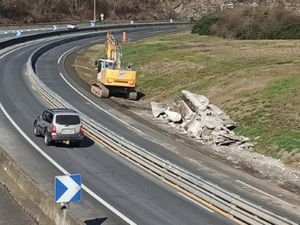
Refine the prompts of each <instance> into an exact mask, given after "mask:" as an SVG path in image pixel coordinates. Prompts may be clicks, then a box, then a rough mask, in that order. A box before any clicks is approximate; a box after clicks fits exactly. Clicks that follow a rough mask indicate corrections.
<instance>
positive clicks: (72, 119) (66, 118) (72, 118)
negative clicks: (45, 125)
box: [56, 115, 80, 125]
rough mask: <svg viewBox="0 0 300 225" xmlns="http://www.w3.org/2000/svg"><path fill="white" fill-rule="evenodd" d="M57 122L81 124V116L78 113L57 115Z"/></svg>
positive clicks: (61, 123)
mask: <svg viewBox="0 0 300 225" xmlns="http://www.w3.org/2000/svg"><path fill="white" fill-rule="evenodd" d="M56 123H57V124H60V125H76V124H80V118H79V116H76V115H57V116H56Z"/></svg>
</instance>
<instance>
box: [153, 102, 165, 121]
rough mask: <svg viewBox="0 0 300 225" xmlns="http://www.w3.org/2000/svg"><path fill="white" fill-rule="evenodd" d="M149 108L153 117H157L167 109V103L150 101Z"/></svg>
mask: <svg viewBox="0 0 300 225" xmlns="http://www.w3.org/2000/svg"><path fill="white" fill-rule="evenodd" d="M151 109H152V114H153V117H154V118H157V117H158V116H159V115H161V114H163V113H165V111H166V110H167V109H168V105H167V104H165V103H157V102H151Z"/></svg>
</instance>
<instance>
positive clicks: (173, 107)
mask: <svg viewBox="0 0 300 225" xmlns="http://www.w3.org/2000/svg"><path fill="white" fill-rule="evenodd" d="M168 106H169V110H170V111H172V112H177V113H180V111H179V106H178V105H177V104H176V102H174V101H173V100H172V101H170V102H169V104H168Z"/></svg>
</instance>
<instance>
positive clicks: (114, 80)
mask: <svg viewBox="0 0 300 225" xmlns="http://www.w3.org/2000/svg"><path fill="white" fill-rule="evenodd" d="M121 57H122V54H121V47H120V45H119V43H118V41H116V39H115V38H114V37H113V35H112V34H111V32H110V31H108V32H107V41H106V58H105V59H99V61H98V62H96V64H97V65H98V74H97V83H96V84H92V87H91V91H92V93H94V94H95V95H97V96H99V97H100V98H107V97H109V95H110V94H112V93H113V94H126V97H128V98H129V99H130V100H136V99H137V92H136V90H135V85H136V71H133V70H131V66H130V65H129V66H128V68H126V69H122V68H121Z"/></svg>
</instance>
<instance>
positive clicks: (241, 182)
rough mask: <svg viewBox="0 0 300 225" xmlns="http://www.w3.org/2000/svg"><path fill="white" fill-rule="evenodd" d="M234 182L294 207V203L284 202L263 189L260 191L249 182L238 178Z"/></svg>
mask: <svg viewBox="0 0 300 225" xmlns="http://www.w3.org/2000/svg"><path fill="white" fill-rule="evenodd" d="M236 182H238V183H240V184H243V185H245V186H247V187H249V188H252V189H253V190H255V191H258V192H260V193H262V194H264V195H266V196H268V197H270V198H273V199H276V200H277V201H280V202H282V203H285V204H288V205H290V206H293V207H294V205H292V204H290V203H288V202H286V201H284V200H282V199H280V198H277V197H275V196H273V195H270V194H268V193H266V192H264V191H262V190H259V189H258V188H256V187H253V186H251V185H250V184H247V183H245V182H243V181H240V180H236Z"/></svg>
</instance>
